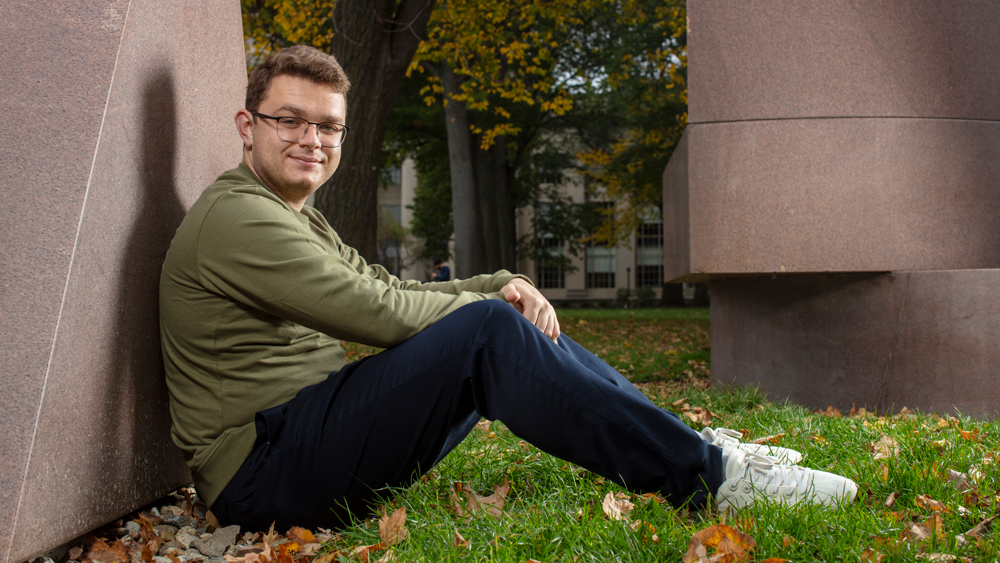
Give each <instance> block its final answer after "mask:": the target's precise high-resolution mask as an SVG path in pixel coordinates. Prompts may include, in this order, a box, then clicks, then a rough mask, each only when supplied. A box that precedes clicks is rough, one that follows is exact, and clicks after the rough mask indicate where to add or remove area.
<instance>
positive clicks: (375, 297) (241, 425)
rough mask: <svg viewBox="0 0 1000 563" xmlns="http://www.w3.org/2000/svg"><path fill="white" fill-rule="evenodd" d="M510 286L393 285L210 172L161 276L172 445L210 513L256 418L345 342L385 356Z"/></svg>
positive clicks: (488, 281)
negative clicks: (210, 178) (381, 351)
mask: <svg viewBox="0 0 1000 563" xmlns="http://www.w3.org/2000/svg"><path fill="white" fill-rule="evenodd" d="M513 277H515V276H514V275H513V274H510V273H508V272H506V271H501V272H498V273H496V274H493V275H482V276H476V277H474V278H470V279H467V280H456V281H451V282H439V283H421V282H417V281H400V280H399V279H398V278H396V277H394V276H392V275H390V274H389V273H388V272H386V271H385V269H383V268H382V267H381V266H369V265H368V264H367V263H365V260H364V259H363V258H361V256H359V255H358V253H357V251H355V250H354V249H353V248H350V247H348V246H346V245H345V244H344V243H343V242H341V240H340V238H339V237H338V236H337V233H335V232H334V231H333V229H332V228H331V227H330V225H329V224H328V223H327V222H326V220H325V219H324V218H323V216H322V215H321V214H320V213H319V212H318V211H316V210H315V209H313V208H310V207H303V208H302V211H301V212H298V211H295V210H294V209H293V208H291V207H290V206H289V205H288V204H287V203H285V202H284V201H283V200H282V199H281V198H279V197H278V196H277V195H275V194H274V192H272V191H271V190H269V189H268V188H266V187H265V186H264V185H263V184H262V183H261V182H260V180H259V179H257V177H256V176H255V175H254V174H253V173H252V172H251V171H250V169H249V168H247V167H246V166H244V165H242V164H241V165H240V166H239V167H237V168H235V169H233V170H230V171H228V172H226V173H224V174H222V175H221V176H219V178H218V179H217V180H216V181H215V183H214V184H212V185H211V186H209V187H208V189H206V190H205V192H204V193H202V195H201V197H200V198H199V199H198V201H197V202H196V203H195V204H194V206H192V207H191V210H190V211H189V212H188V214H187V217H185V218H184V221H183V222H182V223H181V225H180V227H179V228H178V229H177V233H176V235H175V236H174V240H173V242H171V244H170V250H169V251H168V252H167V257H166V260H165V262H164V263H163V271H162V273H161V276H160V335H161V342H162V347H163V362H164V365H165V367H166V377H167V387H168V389H169V391H170V415H171V417H172V420H173V428H172V436H173V440H174V443H176V444H177V445H178V446H179V447H180V448H181V450H183V452H184V457H185V459H186V461H187V464H188V466H189V467H190V468H191V472H192V474H193V476H194V482H195V486H196V487H197V489H198V492H199V493H200V494H201V495H202V497H203V498H204V499H205V500H206V502H208V504H209V506H211V505H212V504H214V503H215V500H216V499H217V498H218V496H219V494H220V493H221V492H222V490H223V489H224V488H225V486H226V485H227V484H228V483H229V481H230V480H231V479H232V477H233V475H235V474H236V471H237V470H238V469H239V467H240V465H242V463H243V462H244V461H245V460H246V458H247V456H248V455H249V454H250V451H251V449H252V448H253V445H254V441H255V439H256V432H255V429H254V424H253V420H254V414H255V413H256V412H257V411H260V410H264V409H267V408H270V407H273V406H276V405H280V404H283V403H286V402H288V401H290V400H292V398H293V397H294V396H295V394H296V393H297V392H298V391H299V390H300V389H302V388H303V387H305V386H307V385H312V384H314V383H318V382H320V381H322V380H323V379H325V378H326V377H327V375H328V374H329V373H330V372H332V371H337V370H339V369H340V368H342V367H343V366H344V365H345V364H346V363H347V361H346V359H345V357H344V351H343V349H341V347H340V339H344V340H348V341H352V342H360V343H364V344H369V345H373V346H381V347H390V346H394V345H396V344H399V343H401V342H403V341H405V340H407V339H408V338H410V337H412V336H414V335H415V334H417V333H419V332H420V331H422V330H424V329H425V328H427V327H428V326H430V325H432V324H434V323H435V322H436V321H438V320H439V319H441V318H442V317H444V316H445V315H447V314H448V313H450V312H452V311H454V310H455V309H457V308H459V307H461V306H462V305H465V304H467V303H471V302H473V301H477V300H480V299H486V298H495V299H503V296H502V294H500V293H499V290H500V288H501V287H503V286H504V285H505V284H506V283H507V282H508V281H510V280H511V278H513Z"/></svg>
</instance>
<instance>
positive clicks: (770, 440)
mask: <svg viewBox="0 0 1000 563" xmlns="http://www.w3.org/2000/svg"><path fill="white" fill-rule="evenodd" d="M784 437H785V435H784V433H782V434H774V435H772V436H764V437H763V438H757V439H756V440H752V442H751V443H754V444H770V445H772V446H776V445H778V442H780V441H781V439H782V438H784Z"/></svg>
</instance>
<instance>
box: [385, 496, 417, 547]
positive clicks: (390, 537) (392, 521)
mask: <svg viewBox="0 0 1000 563" xmlns="http://www.w3.org/2000/svg"><path fill="white" fill-rule="evenodd" d="M378 537H379V539H381V540H382V543H384V544H385V545H387V546H390V545H396V544H398V543H400V542H402V541H403V540H405V539H406V538H408V537H410V532H409V530H407V529H406V507H405V506H402V507H399V508H397V509H396V510H395V511H393V513H392V514H391V515H389V514H387V513H386V511H385V509H383V510H382V517H381V518H379V521H378Z"/></svg>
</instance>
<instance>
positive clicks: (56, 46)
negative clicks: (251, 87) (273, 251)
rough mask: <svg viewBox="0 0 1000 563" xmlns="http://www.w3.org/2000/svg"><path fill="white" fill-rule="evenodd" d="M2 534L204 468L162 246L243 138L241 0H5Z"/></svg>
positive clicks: (115, 512) (26, 536) (1, 14)
mask: <svg viewBox="0 0 1000 563" xmlns="http://www.w3.org/2000/svg"><path fill="white" fill-rule="evenodd" d="M0 32H2V33H3V35H4V37H5V41H4V42H2V43H0V75H2V81H3V84H4V88H3V89H2V90H0V110H2V111H3V112H4V113H5V115H7V114H15V115H18V116H20V118H21V119H19V120H9V121H8V122H7V123H8V128H7V129H6V130H7V131H10V128H9V127H10V126H11V125H12V124H14V123H30V124H31V126H32V131H29V132H24V133H23V134H17V135H6V136H5V137H4V140H3V141H2V143H3V144H4V148H3V150H0V169H2V170H4V172H5V178H4V180H3V182H4V186H3V189H2V190H0V249H2V251H0V260H2V263H0V337H2V338H3V342H4V346H2V347H0V373H3V374H4V377H3V378H2V380H0V397H2V398H0V428H3V430H2V437H3V439H2V440H0V545H2V546H3V551H2V553H3V559H2V561H3V562H4V563H16V562H19V561H23V560H25V559H28V558H30V557H32V556H34V555H36V554H38V553H40V552H43V551H45V550H47V549H49V548H52V547H54V546H56V545H58V544H60V543H62V542H64V541H66V540H69V539H71V538H73V537H75V536H77V535H79V534H81V533H83V532H86V531H88V530H91V529H93V528H95V527H97V526H99V525H101V524H103V523H105V522H108V521H110V520H112V519H114V518H116V517H119V516H121V515H122V514H124V513H126V512H128V511H130V510H132V509H134V508H137V507H139V506H142V505H143V504H145V503H147V502H150V501H152V500H155V499H156V498H158V497H160V496H162V495H163V494H165V493H166V492H169V491H170V490H172V489H173V488H176V487H177V486H178V485H182V484H185V483H187V482H189V481H190V476H189V474H188V473H187V470H186V469H185V467H184V465H183V463H182V460H181V458H180V454H179V452H178V451H177V450H176V448H174V446H173V445H172V444H171V443H170V439H169V415H168V412H167V405H166V389H165V385H164V382H163V372H162V362H161V359H160V351H159V336H158V321H157V297H156V296H157V287H158V279H159V269H160V264H161V262H162V259H163V254H164V253H165V251H166V248H167V245H168V244H169V241H170V238H171V237H172V235H173V231H174V229H175V228H176V226H177V224H179V222H180V219H181V218H182V217H183V214H184V212H185V210H186V209H187V208H188V207H189V206H190V205H191V204H192V203H193V202H194V200H195V199H196V198H197V196H198V195H199V194H200V192H201V190H202V189H204V187H205V186H207V185H208V183H210V182H211V181H212V179H214V177H215V176H216V175H218V174H219V173H221V172H222V171H224V170H226V169H227V168H231V167H232V166H233V165H235V164H236V163H237V162H238V159H239V157H240V144H239V141H238V138H236V136H235V134H234V131H233V126H232V118H233V115H234V114H235V112H236V110H237V109H238V108H239V107H241V105H242V99H243V94H244V92H243V88H244V86H245V84H246V73H245V62H244V56H243V39H242V26H241V18H240V10H239V4H238V3H235V2H232V1H231V0H208V1H199V2H195V1H194V0H186V1H179V2H153V1H150V0H145V1H144V0H135V1H125V0H103V1H96V2H88V3H82V4H81V3H72V4H65V3H56V2H49V1H44V2H36V3H23V2H16V1H3V0H0Z"/></svg>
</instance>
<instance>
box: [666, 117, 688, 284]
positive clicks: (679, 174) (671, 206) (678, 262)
mask: <svg viewBox="0 0 1000 563" xmlns="http://www.w3.org/2000/svg"><path fill="white" fill-rule="evenodd" d="M691 130H692V127H690V126H688V128H687V129H685V130H684V134H683V135H681V140H680V141H679V142H678V143H677V147H676V148H675V149H674V154H673V155H672V156H671V157H670V162H668V163H667V167H666V168H665V169H664V170H663V279H665V280H674V279H678V278H683V277H684V276H687V275H688V274H690V273H691V221H690V214H691V205H690V192H689V186H688V159H689V158H690V152H689V150H688V141H689V139H690V138H691Z"/></svg>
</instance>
